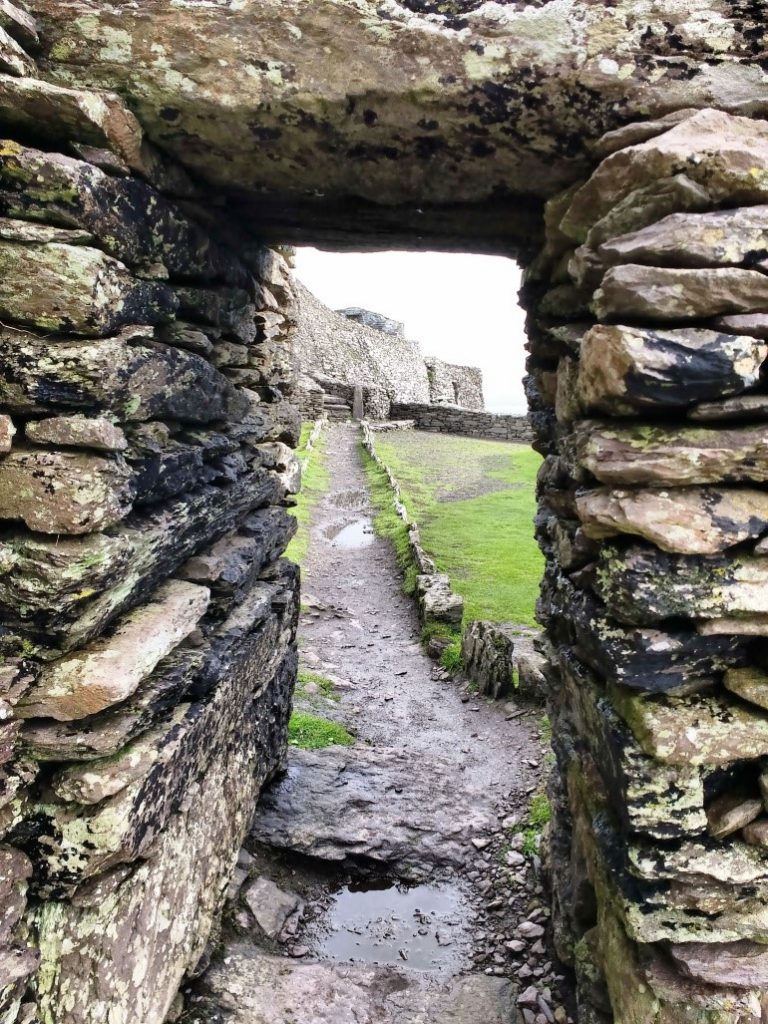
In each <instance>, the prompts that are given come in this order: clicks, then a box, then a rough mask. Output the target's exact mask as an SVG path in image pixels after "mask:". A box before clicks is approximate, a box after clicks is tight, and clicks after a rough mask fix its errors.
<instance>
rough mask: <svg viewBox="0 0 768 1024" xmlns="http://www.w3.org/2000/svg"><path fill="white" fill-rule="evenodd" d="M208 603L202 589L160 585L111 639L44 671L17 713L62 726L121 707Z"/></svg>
mask: <svg viewBox="0 0 768 1024" xmlns="http://www.w3.org/2000/svg"><path fill="white" fill-rule="evenodd" d="M209 599H210V591H209V590H208V589H207V588H206V587H200V586H198V585H196V584H193V583H187V582H183V581H181V580H173V581H171V582H169V583H166V584H164V585H163V586H162V587H160V588H159V589H158V590H157V592H156V593H155V594H154V595H153V596H152V598H151V600H150V601H148V602H147V603H146V604H144V605H142V606H141V607H140V608H138V609H137V610H136V611H133V612H129V613H128V615H126V616H125V617H124V618H122V619H121V620H120V621H119V622H118V623H117V625H116V627H115V629H114V631H113V632H112V634H111V635H110V636H109V637H107V638H102V639H99V640H96V641H94V642H93V643H92V644H90V645H88V646H85V647H83V648H80V649H79V650H77V651H75V652H73V653H72V654H67V655H65V656H64V657H63V658H61V659H60V660H58V661H55V662H53V663H52V664H51V665H48V666H46V667H45V668H44V669H43V671H42V673H41V675H40V678H39V680H38V681H37V683H36V684H35V685H34V686H33V687H32V689H31V690H30V692H29V693H27V694H26V695H25V697H24V698H23V699H22V700H21V702H20V703H19V706H18V708H17V713H18V714H19V715H20V716H22V717H24V718H55V719H57V721H65V722H66V721H72V719H78V718H86V717H87V716H88V715H93V714H96V713H97V712H99V711H103V710H104V708H108V707H111V706H112V705H113V704H118V703H120V701H123V700H125V699H126V697H130V696H131V694H132V693H134V692H135V690H136V689H137V687H138V686H139V684H140V683H141V681H142V680H143V679H144V678H145V677H146V676H148V675H149V674H150V672H152V670H153V669H154V668H155V666H156V665H157V663H158V662H159V661H160V660H161V659H162V658H164V657H165V656H166V655H167V654H169V653H170V652H171V651H172V650H173V648H174V647H176V645H177V644H179V643H180V642H181V641H182V640H183V639H184V638H185V637H186V636H189V634H190V633H191V632H192V630H193V629H195V627H196V626H197V623H198V621H199V620H200V618H201V617H202V616H203V615H204V614H205V610H206V608H207V607H208V601H209Z"/></svg>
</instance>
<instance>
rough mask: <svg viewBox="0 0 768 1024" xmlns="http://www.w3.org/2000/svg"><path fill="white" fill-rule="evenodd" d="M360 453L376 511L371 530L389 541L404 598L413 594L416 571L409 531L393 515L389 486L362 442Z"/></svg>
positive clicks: (383, 473) (380, 469)
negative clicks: (393, 552) (401, 582)
mask: <svg viewBox="0 0 768 1024" xmlns="http://www.w3.org/2000/svg"><path fill="white" fill-rule="evenodd" d="M360 450H361V451H362V453H363V455H362V458H363V469H364V470H365V475H366V477H367V478H368V489H369V491H370V495H371V503H372V504H373V507H374V509H375V510H376V515H375V516H374V519H373V528H374V530H375V531H376V533H377V534H378V535H379V536H380V537H387V538H388V539H389V540H391V541H392V545H393V547H394V549H395V557H396V559H397V564H398V566H399V568H400V571H401V572H402V574H403V590H404V591H405V593H406V594H408V595H413V594H415V593H416V577H417V576H418V574H419V571H418V568H417V566H416V563H415V562H414V561H413V556H412V555H411V547H410V544H409V543H408V528H407V526H406V525H405V523H404V522H403V521H402V519H401V518H400V516H399V515H398V514H397V512H395V508H394V505H393V504H392V498H393V495H392V488H391V487H390V486H389V480H388V479H387V475H386V473H385V472H384V470H383V469H382V468H381V467H380V466H379V465H377V463H376V462H374V460H373V459H372V458H371V456H370V455H369V454H368V452H367V451H366V449H365V448H364V447H363V444H362V442H361V444H360Z"/></svg>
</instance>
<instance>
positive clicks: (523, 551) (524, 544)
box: [369, 431, 544, 625]
mask: <svg viewBox="0 0 768 1024" xmlns="http://www.w3.org/2000/svg"><path fill="white" fill-rule="evenodd" d="M375 443H376V447H377V450H378V452H379V454H380V455H381V457H382V459H383V460H384V462H386V463H387V465H388V466H389V467H390V469H391V470H392V472H393V473H394V475H395V476H396V477H397V479H398V481H399V483H400V486H401V488H402V491H403V500H404V502H405V505H406V507H407V508H408V510H409V512H410V513H411V515H412V516H413V518H414V519H415V520H416V522H417V523H418V524H419V529H420V532H421V540H422V543H423V545H424V548H425V550H426V551H427V553H428V554H429V555H431V556H432V558H433V559H434V561H435V563H436V565H437V567H438V569H439V570H440V571H441V572H447V573H448V574H449V576H450V577H451V584H452V586H453V589H454V590H455V591H456V592H457V593H458V594H461V596H462V597H463V598H464V604H465V621H469V620H471V619H489V620H491V621H494V622H519V623H521V624H524V625H534V624H535V618H534V608H535V604H536V598H537V597H538V591H539V581H540V579H541V575H542V572H543V569H544V561H543V558H542V555H541V552H540V551H539V548H538V545H537V544H536V541H535V539H534V536H533V517H534V515H535V511H536V501H535V484H536V473H537V471H538V468H539V466H540V465H541V456H540V455H538V454H537V453H536V452H534V451H533V450H532V449H531V448H529V447H528V446H526V445H518V444H507V443H502V442H497V441H484V440H476V439H474V438H465V437H453V436H449V435H444V434H434V433H426V432H423V431H397V432H392V433H391V434H389V435H387V436H386V437H381V436H380V437H377V438H376V441H375ZM374 465H375V464H374ZM372 472H373V471H372V470H370V471H369V479H370V480H371V486H372V489H373V480H372V478H371V474H372ZM377 474H378V476H379V477H380V478H381V480H383V481H384V487H385V490H386V494H387V502H388V507H389V508H390V509H391V498H390V496H389V487H388V484H387V481H386V477H385V476H384V474H383V473H382V472H381V470H378V468H377ZM377 507H378V504H377ZM391 515H392V517H393V518H394V519H395V520H397V516H396V515H395V513H394V511H392V512H391ZM397 521H398V522H399V520H397ZM403 529H404V528H403Z"/></svg>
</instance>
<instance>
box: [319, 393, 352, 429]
mask: <svg viewBox="0 0 768 1024" xmlns="http://www.w3.org/2000/svg"><path fill="white" fill-rule="evenodd" d="M323 412H324V413H325V414H326V416H327V417H328V419H329V420H330V421H331V422H332V423H341V422H344V421H346V420H351V419H352V406H351V405H350V404H349V403H348V402H345V401H344V400H343V399H341V398H336V397H334V396H333V395H326V396H325V398H324V399H323Z"/></svg>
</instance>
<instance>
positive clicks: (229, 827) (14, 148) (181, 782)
mask: <svg viewBox="0 0 768 1024" xmlns="http://www.w3.org/2000/svg"><path fill="white" fill-rule="evenodd" d="M35 41H36V32H35V27H34V24H33V23H32V21H31V20H30V18H29V17H28V16H27V15H26V14H25V13H24V12H22V11H21V10H18V9H17V8H16V7H14V5H13V4H11V3H9V2H8V0H2V3H0V64H1V65H2V70H3V71H4V72H6V74H4V75H0V129H3V128H4V129H5V135H6V136H10V137H6V138H4V139H3V141H2V142H0V268H1V272H0V361H1V362H0V413H1V414H2V415H1V416H0V449H1V450H2V454H1V455H0V520H2V521H3V522H2V531H0V566H1V567H2V571H1V573H0V613H1V614H2V628H1V629H0V655H2V664H1V665H0V686H1V687H2V693H0V711H1V717H2V721H1V722H0V771H1V772H2V786H1V787H0V891H1V893H2V903H3V912H2V914H1V915H0V1019H2V1021H3V1022H4V1024H14V1022H16V1021H20V1022H22V1021H30V1020H32V1019H38V1018H39V1019H45V1020H56V1021H61V1022H63V1021H68V1022H92V1024H96V1022H99V1024H102V1022H103V1021H106V1020H107V1019H109V1020H110V1021H113V1020H114V1021H117V1020H123V1021H127V1020H137V1021H138V1020H140V1021H142V1022H146V1024H155V1022H156V1024H160V1022H161V1021H163V1020H164V1019H165V1015H166V1013H167V1011H168V1008H169V1006H170V1004H171V1002H172V1000H173V998H174V996H175V994H176V991H177V989H178V986H179V984H180V983H181V981H182V979H183V977H184V975H185V973H186V972H188V971H190V970H191V969H193V968H194V966H195V965H196V963H197V961H198V960H199V959H200V957H201V955H202V953H203V951H204V948H205V944H206V941H207V939H208V937H209V935H210V932H211V928H212V925H213V922H214V920H215V917H216V915H217V913H218V911H219V910H220V907H221V905H222V902H223V893H224V889H225V887H226V883H227V881H228V876H229V873H230V870H231V868H232V866H233V864H234V861H235V859H236V856H237V851H238V850H239V848H240V845H241V842H242V839H243V836H244V833H245V831H246V829H247V827H248V823H249V818H250V815H251V813H252V810H253V807H254V805H255V802H256V799H257V797H258V792H259V789H260V787H261V785H262V784H263V783H264V781H265V780H266V779H267V778H269V777H270V776H271V775H272V774H274V772H275V771H276V770H277V769H278V767H279V765H280V761H281V757H282V753H283V751H284V749H285V741H286V721H287V715H288V711H289V707H290V694H291V688H292V682H293V679H294V677H295V661H296V653H295V628H296V616H297V598H296V595H297V571H296V569H295V567H294V566H292V565H290V563H287V562H285V561H284V560H282V559H281V558H280V555H281V553H282V551H283V550H284V548H285V545H286V544H287V542H288V540H289V539H290V536H291V534H292V532H293V529H294V525H295V521H294V519H293V518H292V517H291V516H290V515H289V513H288V512H287V510H286V507H285V506H286V505H288V504H290V503H291V502H292V500H293V499H292V497H291V496H292V495H293V494H295V492H296V491H297V489H298V483H299V473H298V468H297V464H296V460H295V458H294V456H293V453H292V451H291V449H290V447H289V445H295V443H296V440H297V433H298V426H299V421H298V416H297V414H296V412H295V410H294V409H293V406H292V405H291V404H290V402H289V401H287V400H286V399H287V398H289V397H290V393H291V389H292V382H293V377H294V372H293V359H292V350H291V344H290V336H291V331H292V329H293V326H294V325H293V319H292V318H293V294H292V287H291V282H290V274H289V271H288V267H287V265H286V264H285V262H284V260H283V258H282V257H281V256H280V255H278V254H277V253H275V252H271V251H269V250H267V249H264V248H262V247H259V246H255V245H253V243H246V242H244V241H241V240H240V239H239V236H238V229H237V225H236V223H234V222H232V223H230V222H229V220H228V218H227V215H226V211H221V212H220V213H219V215H218V216H217V220H216V236H215V237H214V234H213V228H211V227H210V226H206V225H208V224H209V218H208V216H207V215H206V213H205V210H204V208H203V206H202V205H200V206H198V202H197V201H198V199H199V198H200V197H199V196H198V194H197V191H196V189H195V187H194V186H193V185H192V184H191V183H190V182H189V181H188V180H187V179H186V177H185V175H184V174H183V173H181V172H180V171H178V170H177V169H175V168H173V167H171V166H169V165H168V164H166V163H164V161H163V160H162V159H161V158H160V157H159V156H158V155H157V154H156V153H155V152H153V151H152V149H151V147H149V146H148V145H147V143H146V142H145V141H144V140H143V139H142V137H141V131H140V129H139V126H138V124H137V122H136V121H135V119H134V118H133V116H132V115H131V114H130V112H129V111H128V110H127V109H125V108H124V107H123V105H122V103H121V102H120V100H119V99H118V98H117V97H115V96H111V95H108V94H102V93H94V92H78V91H75V90H68V89H60V88H57V87H53V86H50V85H47V84H45V83H43V82H41V81H39V80H38V79H36V78H35V77H34V74H35V66H34V63H33V61H32V59H31V58H30V57H29V56H28V55H27V54H26V52H25V51H24V50H23V49H22V47H33V46H34V44H35ZM42 139H44V140H45V148H44V149H42V148H39V145H36V144H35V143H36V142H38V143H39V140H42ZM38 967H39V968H40V970H39V971H37V973H36V974H35V972H36V970H37V968H38Z"/></svg>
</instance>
